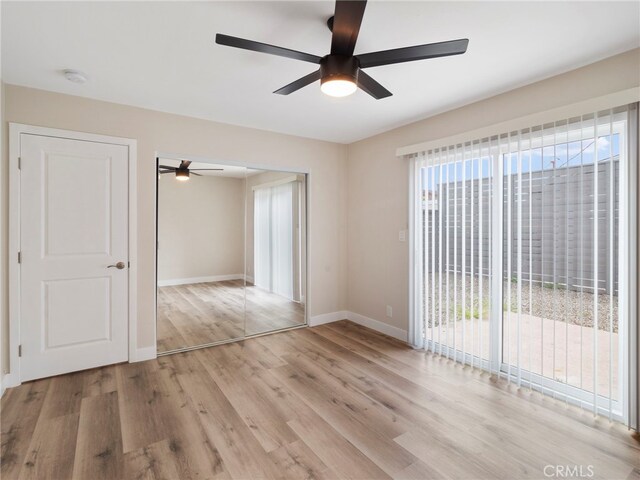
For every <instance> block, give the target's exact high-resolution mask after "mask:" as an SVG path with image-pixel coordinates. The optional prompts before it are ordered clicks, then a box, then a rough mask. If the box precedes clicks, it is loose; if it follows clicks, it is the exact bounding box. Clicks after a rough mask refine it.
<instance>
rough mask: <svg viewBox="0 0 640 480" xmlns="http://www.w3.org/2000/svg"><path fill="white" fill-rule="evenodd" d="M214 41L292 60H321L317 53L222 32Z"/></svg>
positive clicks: (312, 61)
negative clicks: (299, 50)
mask: <svg viewBox="0 0 640 480" xmlns="http://www.w3.org/2000/svg"><path fill="white" fill-rule="evenodd" d="M216 43H217V44H218V45H226V46H227V47H235V48H243V49H245V50H252V51H254V52H260V53H268V54H271V55H277V56H279V57H286V58H293V59H294V60H302V61H303V62H310V63H316V64H319V63H320V60H322V59H321V58H320V57H318V56H317V55H311V54H310V53H304V52H298V51H297V50H291V49H289V48H283V47H276V46H275V45H269V44H267V43H260V42H254V41H253V40H246V39H244V38H238V37H231V36H229V35H224V34H222V33H218V34H217V35H216Z"/></svg>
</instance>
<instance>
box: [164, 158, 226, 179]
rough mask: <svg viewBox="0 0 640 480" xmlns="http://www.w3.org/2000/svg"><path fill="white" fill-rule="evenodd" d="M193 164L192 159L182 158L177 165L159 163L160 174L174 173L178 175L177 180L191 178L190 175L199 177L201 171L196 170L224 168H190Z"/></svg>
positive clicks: (208, 170) (205, 170) (206, 170)
mask: <svg viewBox="0 0 640 480" xmlns="http://www.w3.org/2000/svg"><path fill="white" fill-rule="evenodd" d="M189 165H191V160H182V162H180V165H178V166H177V167H170V166H169V165H159V166H158V169H159V172H160V175H164V174H165V173H174V174H175V175H176V180H180V181H183V182H184V181H186V180H189V176H190V175H195V176H197V177H201V176H202V175H201V174H200V173H196V172H210V171H214V170H218V171H222V170H224V168H189Z"/></svg>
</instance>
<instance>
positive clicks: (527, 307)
mask: <svg viewBox="0 0 640 480" xmlns="http://www.w3.org/2000/svg"><path fill="white" fill-rule="evenodd" d="M456 277H457V278H456ZM431 280H432V278H431V276H429V282H431ZM444 280H445V282H446V278H445V279H444ZM454 280H457V288H456V289H454ZM462 280H463V278H462V275H455V274H449V294H450V297H449V310H450V315H453V314H454V313H457V315H458V317H457V318H462V317H463V310H462ZM438 284H439V275H438V274H437V273H436V275H435V285H436V288H435V298H434V301H435V307H436V309H438V299H439V290H438ZM489 284H490V280H489V278H488V277H484V278H483V295H482V297H483V301H482V302H481V301H480V299H479V298H478V278H477V277H474V279H473V290H474V294H473V296H474V300H473V308H471V277H470V276H467V277H466V285H465V287H466V288H465V291H466V294H465V297H466V308H465V312H464V316H465V317H466V318H469V319H470V318H472V317H475V318H480V317H483V318H488V317H489V314H490V311H491V308H490V302H489V298H490V297H489V287H490V285H489ZM509 285H510V286H511V311H512V312H515V313H517V312H518V308H517V305H518V284H517V282H508V281H505V282H504V285H503V288H504V292H505V300H504V304H503V310H505V311H506V310H507V309H508V307H509V305H508V301H507V289H508V288H509ZM427 288H428V292H429V295H430V298H431V283H430V284H429V285H428V286H427ZM456 290H457V309H456V308H454V293H455V292H456ZM530 290H531V293H530ZM446 292H447V290H446V286H445V285H443V287H442V299H443V304H444V303H445V298H446ZM612 300H613V331H614V332H617V331H618V297H617V296H613V297H611V296H610V295H608V294H601V295H599V296H598V329H599V330H607V331H608V330H609V319H610V315H611V312H610V305H611V301H612ZM429 308H431V307H429ZM445 308H446V304H444V305H443V314H444V309H445ZM456 310H457V312H456ZM436 312H437V310H436ZM522 313H526V314H530V315H533V316H536V317H543V318H548V319H552V320H557V321H562V322H565V321H566V322H569V323H570V324H574V325H582V326H585V327H593V324H594V315H593V294H591V293H586V292H576V291H572V290H566V289H564V288H562V287H561V286H555V287H554V286H553V285H545V286H542V285H540V284H535V283H534V284H533V285H531V289H530V288H529V282H528V281H524V282H523V283H522ZM436 315H437V313H436ZM437 324H438V323H437V320H436V323H435V325H437Z"/></svg>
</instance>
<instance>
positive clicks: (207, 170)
mask: <svg viewBox="0 0 640 480" xmlns="http://www.w3.org/2000/svg"><path fill="white" fill-rule="evenodd" d="M215 170H219V171H223V170H224V168H190V169H189V171H190V172H213V171H215Z"/></svg>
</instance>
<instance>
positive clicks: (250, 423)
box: [0, 321, 640, 480]
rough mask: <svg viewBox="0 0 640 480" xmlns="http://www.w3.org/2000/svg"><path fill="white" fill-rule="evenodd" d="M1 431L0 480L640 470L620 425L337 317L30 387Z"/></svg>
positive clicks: (9, 407)
mask: <svg viewBox="0 0 640 480" xmlns="http://www.w3.org/2000/svg"><path fill="white" fill-rule="evenodd" d="M0 423H1V427H2V452H1V453H2V457H1V467H0V474H1V475H2V479H3V480H8V479H27V478H37V479H55V480H61V479H67V478H69V479H87V480H98V479H209V478H210V479H231V478H234V479H253V478H258V479H261V478H274V479H335V478H349V479H383V478H384V479H388V478H395V479H441V478H442V479H492V480H493V479H509V480H511V479H525V478H535V479H544V478H548V477H547V476H545V467H546V466H547V465H551V468H553V469H555V466H556V465H559V466H561V467H562V468H566V467H570V468H573V467H575V466H578V467H579V466H582V469H583V471H584V472H588V471H587V470H586V469H587V468H588V466H589V465H591V466H592V468H593V476H591V477H589V478H598V479H637V478H638V472H640V443H639V439H638V437H634V436H633V435H632V434H631V433H630V432H629V431H627V429H626V428H625V427H623V426H622V425H618V424H612V423H609V421H608V420H606V419H603V418H594V417H593V416H592V415H591V414H590V413H588V412H584V411H581V410H579V409H577V408H574V407H571V406H567V405H565V404H564V403H562V402H558V401H555V400H553V399H551V398H549V397H543V396H541V395H539V394H537V393H531V392H529V391H528V390H525V389H521V390H518V389H517V388H516V387H515V386H513V385H506V384H505V383H504V382H503V381H501V380H496V379H495V378H493V377H491V376H490V375H488V374H487V373H484V372H480V371H477V370H472V369H471V368H469V367H462V366H460V365H458V364H455V363H452V362H450V361H447V360H445V359H442V358H440V357H437V356H433V355H431V354H425V353H424V352H418V351H415V350H412V349H411V348H409V347H407V346H406V345H404V344H402V343H401V342H398V341H396V340H394V339H391V338H389V337H386V336H384V335H381V334H379V333H377V332H374V331H372V330H369V329H366V328H364V327H360V326H357V325H355V324H353V323H350V322H347V321H341V322H336V323H332V324H327V325H323V326H320V327H315V328H306V329H298V330H292V331H288V332H282V333H276V334H273V335H269V336H264V337H258V338H253V339H249V340H245V341H243V342H238V343H232V344H226V345H221V346H217V347H211V348H206V349H202V350H196V351H192V352H187V353H181V354H176V355H170V356H165V357H161V358H159V359H157V360H152V361H147V362H143V363H134V364H120V365H116V366H110V367H106V368H102V369H96V370H89V371H85V372H79V373H74V374H70V375H63V376H59V377H54V378H50V379H45V380H38V381H34V382H30V383H25V384H24V385H21V386H20V387H17V388H14V389H10V390H9V391H7V393H6V394H5V396H4V397H3V399H2V418H1V422H0ZM549 471H550V470H549V467H547V470H546V472H547V473H549ZM556 478H558V477H557V476H556Z"/></svg>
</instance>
